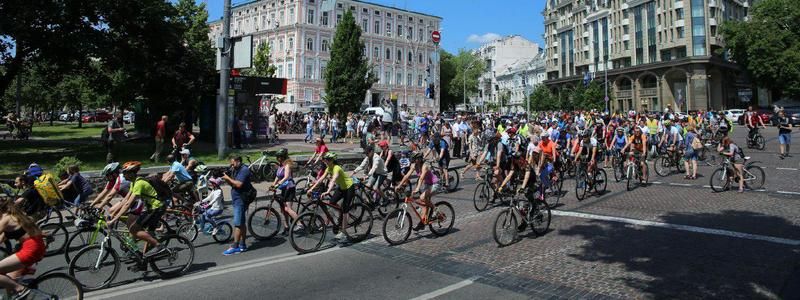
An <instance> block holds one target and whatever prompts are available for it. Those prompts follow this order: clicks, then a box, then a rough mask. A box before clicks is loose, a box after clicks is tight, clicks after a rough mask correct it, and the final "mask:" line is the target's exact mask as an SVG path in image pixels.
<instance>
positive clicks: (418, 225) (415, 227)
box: [411, 222, 425, 231]
mask: <svg viewBox="0 0 800 300" xmlns="http://www.w3.org/2000/svg"><path fill="white" fill-rule="evenodd" d="M411 229H412V230H414V231H420V230H422V229H425V224H422V222H419V223H417V226H414V228H411Z"/></svg>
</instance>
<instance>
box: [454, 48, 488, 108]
mask: <svg viewBox="0 0 800 300" xmlns="http://www.w3.org/2000/svg"><path fill="white" fill-rule="evenodd" d="M452 61H453V62H452V64H453V66H454V68H455V76H453V79H452V81H450V84H449V85H448V86H449V93H450V94H451V95H452V96H453V97H455V98H456V99H457V100H456V101H463V97H464V87H465V85H464V83H465V82H464V79H465V78H466V95H467V97H470V96H472V95H475V94H476V93H478V78H480V77H481V75H482V74H483V71H485V70H486V63H485V62H484V61H483V60H481V59H480V57H478V56H477V55H475V54H473V53H472V52H470V51H467V50H464V49H461V50H458V54H457V55H456V56H454V57H453V58H452Z"/></svg>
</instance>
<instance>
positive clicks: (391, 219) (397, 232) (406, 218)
mask: <svg viewBox="0 0 800 300" xmlns="http://www.w3.org/2000/svg"><path fill="white" fill-rule="evenodd" d="M413 223H414V221H413V220H412V219H411V214H409V213H408V212H406V210H405V209H402V208H398V209H395V210H393V211H392V212H390V213H389V214H388V215H387V216H386V218H385V219H383V239H384V240H386V242H387V243H389V244H390V245H398V244H402V243H403V242H405V241H406V240H407V239H408V236H409V235H410V234H411V227H413Z"/></svg>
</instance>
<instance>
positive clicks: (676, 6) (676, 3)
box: [673, 1, 683, 9]
mask: <svg viewBox="0 0 800 300" xmlns="http://www.w3.org/2000/svg"><path fill="white" fill-rule="evenodd" d="M673 8H674V9H678V8H683V1H678V2H675V7H673Z"/></svg>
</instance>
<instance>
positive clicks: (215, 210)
mask: <svg viewBox="0 0 800 300" xmlns="http://www.w3.org/2000/svg"><path fill="white" fill-rule="evenodd" d="M221 183H222V180H221V179H219V178H211V179H209V180H208V187H209V190H210V191H209V193H208V196H206V198H205V199H203V200H200V202H198V203H197V204H196V205H197V206H199V207H202V208H203V209H204V210H205V211H204V212H203V214H202V215H200V218H199V219H200V220H198V222H197V224H198V225H200V230H202V231H203V234H206V235H209V234H216V230H217V229H216V228H213V229H212V228H206V223H207V222H212V218H214V217H216V216H219V215H221V214H222V211H223V210H225V207H224V200H225V199H224V197H223V195H222V189H220V187H219V186H220V184H221ZM209 225H210V224H209Z"/></svg>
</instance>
